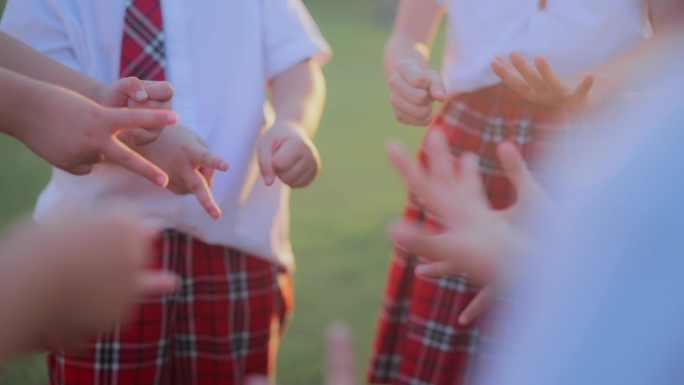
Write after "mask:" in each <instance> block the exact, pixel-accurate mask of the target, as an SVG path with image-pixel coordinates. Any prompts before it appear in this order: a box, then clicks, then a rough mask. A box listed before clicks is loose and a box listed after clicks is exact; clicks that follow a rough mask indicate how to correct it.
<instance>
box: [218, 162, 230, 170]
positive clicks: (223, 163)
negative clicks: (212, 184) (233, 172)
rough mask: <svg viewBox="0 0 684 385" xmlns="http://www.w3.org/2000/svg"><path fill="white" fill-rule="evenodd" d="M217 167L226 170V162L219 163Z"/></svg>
mask: <svg viewBox="0 0 684 385" xmlns="http://www.w3.org/2000/svg"><path fill="white" fill-rule="evenodd" d="M219 167H220V168H221V170H223V171H225V170H228V163H227V162H221V164H220V165H219Z"/></svg>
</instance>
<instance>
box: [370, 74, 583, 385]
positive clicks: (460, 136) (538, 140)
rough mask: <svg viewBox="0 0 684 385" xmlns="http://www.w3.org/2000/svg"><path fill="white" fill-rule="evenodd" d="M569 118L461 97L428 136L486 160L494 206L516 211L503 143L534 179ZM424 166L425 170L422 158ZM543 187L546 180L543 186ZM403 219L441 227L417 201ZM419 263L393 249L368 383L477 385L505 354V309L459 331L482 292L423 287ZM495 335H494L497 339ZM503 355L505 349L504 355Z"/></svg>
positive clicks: (485, 93)
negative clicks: (500, 154) (438, 134)
mask: <svg viewBox="0 0 684 385" xmlns="http://www.w3.org/2000/svg"><path fill="white" fill-rule="evenodd" d="M569 119H570V116H569V114H568V113H567V112H566V111H564V110H559V109H552V108H546V107H541V106H535V105H532V104H530V103H528V102H527V101H525V100H524V99H522V98H521V97H520V96H519V95H518V94H517V93H515V92H514V91H512V90H510V89H509V88H507V87H506V86H504V85H497V86H493V87H488V88H485V89H482V90H479V91H477V92H473V93H469V94H463V95H460V96H458V97H456V98H455V99H453V100H451V101H449V102H447V103H446V104H445V105H444V107H443V108H442V111H441V112H440V114H439V115H438V116H437V117H436V118H435V120H434V122H433V123H432V125H431V127H430V130H442V131H443V132H444V133H445V135H446V137H447V138H448V140H449V143H450V145H451V149H452V152H453V154H454V156H458V155H460V154H461V153H463V152H465V151H469V152H473V153H476V154H478V155H479V156H480V171H481V174H482V177H483V181H484V185H485V188H486V191H487V195H488V197H489V200H490V202H491V204H492V206H493V207H494V208H496V209H502V208H505V207H507V206H509V205H511V204H512V203H513V202H514V200H515V193H514V191H513V189H512V186H511V184H510V182H509V181H508V180H507V179H506V178H505V176H504V174H503V171H502V170H501V167H500V165H499V162H498V160H497V156H496V148H497V145H498V144H499V143H501V142H502V141H506V140H512V141H514V142H515V143H517V144H518V145H519V147H520V149H521V151H522V153H523V156H524V157H525V158H526V160H527V161H528V162H529V165H530V168H531V169H532V170H533V171H534V170H535V169H536V168H537V166H538V165H539V163H540V160H542V159H543V157H544V156H543V154H545V153H548V152H550V151H554V149H553V146H554V145H555V144H557V143H559V142H562V141H563V140H564V138H559V135H557V133H558V132H559V130H558V128H559V127H560V126H563V127H564V128H565V127H568V124H567V123H568V122H569ZM419 159H420V162H421V163H422V164H425V162H426V156H425V153H424V151H423V150H421V151H420V154H419ZM542 179H543V178H542ZM404 219H406V220H409V221H412V222H414V223H420V224H422V225H424V226H426V227H427V228H438V227H439V223H437V221H436V220H435V218H434V217H433V216H432V215H431V214H430V213H429V212H427V211H426V210H424V209H423V207H421V206H420V205H419V204H418V203H417V202H416V201H415V199H414V198H413V197H412V196H409V199H408V202H407V204H406V208H405V212H404ZM419 259H420V256H417V255H411V254H407V253H406V252H405V251H402V250H401V249H399V248H395V250H394V255H393V257H392V262H391V266H390V270H389V278H388V283H387V289H386V294H385V300H384V304H383V308H382V310H381V314H380V317H379V321H378V330H377V335H376V340H375V344H374V352H373V353H374V354H373V357H372V359H371V364H370V367H369V370H368V380H369V382H371V383H377V384H386V383H388V384H393V385H423V384H424V385H461V384H470V383H472V379H473V377H475V376H474V375H473V373H474V371H475V368H476V367H477V368H478V370H479V368H480V367H481V366H482V365H487V363H486V362H487V361H488V360H491V359H500V358H501V356H495V355H492V354H488V353H485V352H489V351H490V349H489V347H496V348H501V347H505V339H506V335H505V333H503V332H502V330H504V326H505V319H506V317H505V314H506V309H507V307H508V306H507V303H506V302H507V301H506V299H505V298H498V299H497V300H495V303H494V304H493V306H491V307H490V309H489V310H488V311H487V313H486V314H484V315H483V316H482V317H480V319H479V320H478V321H477V322H476V324H475V325H473V326H470V327H461V326H459V325H458V323H457V320H458V316H459V314H460V312H461V311H462V310H463V309H464V308H465V306H466V305H467V304H468V303H469V302H470V301H471V300H472V299H473V298H474V296H475V295H476V294H477V292H478V290H479V288H477V287H474V286H472V285H470V284H469V283H468V281H467V280H466V278H465V277H448V278H441V279H424V278H419V277H416V276H415V274H414V269H415V266H416V265H417V263H418V261H419ZM493 331H495V332H496V333H494V332H493ZM499 350H500V349H499Z"/></svg>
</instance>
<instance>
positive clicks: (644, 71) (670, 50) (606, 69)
mask: <svg viewBox="0 0 684 385" xmlns="http://www.w3.org/2000/svg"><path fill="white" fill-rule="evenodd" d="M650 3H651V15H652V21H653V28H654V33H653V36H652V37H651V38H649V39H647V40H645V41H643V42H642V43H640V44H639V45H637V46H635V47H634V48H632V49H631V50H629V51H628V52H626V53H625V54H623V55H620V56H618V57H616V58H613V59H612V60H609V61H607V62H605V63H603V64H600V65H598V66H595V67H594V68H591V69H589V70H588V71H587V72H589V73H593V74H594V76H595V78H596V83H595V85H594V90H593V91H592V92H594V91H595V92H596V93H597V95H595V96H596V97H598V98H599V99H600V100H599V101H603V100H606V99H607V98H610V97H611V96H613V95H614V94H615V93H625V92H634V91H640V90H641V89H642V88H643V86H644V85H648V84H649V83H650V81H651V80H652V77H651V75H655V74H659V73H660V72H661V70H662V68H661V67H663V66H665V65H667V64H668V63H670V62H671V61H672V60H675V59H674V58H675V57H676V52H677V51H678V50H679V51H681V48H679V47H680V46H681V42H682V41H684V2H681V1H678V0H674V1H673V0H652V1H651V2H650Z"/></svg>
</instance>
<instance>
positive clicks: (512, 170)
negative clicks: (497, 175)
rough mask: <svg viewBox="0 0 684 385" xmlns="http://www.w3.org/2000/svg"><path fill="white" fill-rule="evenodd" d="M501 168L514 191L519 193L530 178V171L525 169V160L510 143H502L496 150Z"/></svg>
mask: <svg viewBox="0 0 684 385" xmlns="http://www.w3.org/2000/svg"><path fill="white" fill-rule="evenodd" d="M497 153H498V156H499V162H500V163H501V168H502V169H503V171H504V174H506V177H507V178H508V179H510V181H511V183H513V186H514V187H515V189H516V190H517V191H518V192H520V191H521V190H523V189H524V188H525V185H526V183H527V180H529V178H530V171H529V170H528V169H527V164H526V163H525V159H523V157H522V154H520V150H518V148H517V147H516V146H515V144H513V143H511V142H504V143H501V144H500V145H499V147H498V148H497Z"/></svg>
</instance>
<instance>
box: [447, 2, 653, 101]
mask: <svg viewBox="0 0 684 385" xmlns="http://www.w3.org/2000/svg"><path fill="white" fill-rule="evenodd" d="M435 1H436V2H437V3H438V4H443V6H444V7H445V10H446V11H447V18H448V32H447V42H446V50H445V54H444V63H443V73H444V79H445V82H446V84H447V89H448V90H449V92H450V93H460V92H470V91H474V90H477V89H479V88H482V87H486V86H491V85H494V84H497V83H499V82H500V80H499V78H498V77H497V76H496V75H495V74H494V72H493V71H492V70H491V67H490V63H491V61H492V60H493V59H494V58H495V57H496V56H498V55H500V56H503V57H505V58H507V57H508V54H509V53H511V52H512V51H517V52H518V53H520V54H521V55H523V56H524V57H525V58H526V59H527V60H528V61H530V62H531V61H532V60H533V59H534V57H535V56H537V55H543V56H544V57H546V59H547V60H548V61H549V63H550V64H551V66H552V67H553V68H554V69H555V70H556V71H557V72H558V73H559V74H560V75H561V76H563V75H569V74H572V73H575V72H577V71H580V70H583V69H586V68H589V67H591V66H594V65H597V64H600V63H603V62H605V61H607V60H608V59H611V58H613V57H615V56H618V55H620V54H622V53H624V52H626V51H627V50H629V49H630V48H632V47H633V46H634V45H636V44H637V43H639V42H640V41H642V40H643V39H644V38H645V37H646V32H645V20H646V15H647V9H646V8H647V7H646V4H645V1H643V0H548V1H547V2H548V5H547V7H546V9H544V10H542V9H540V8H539V0H435Z"/></svg>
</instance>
